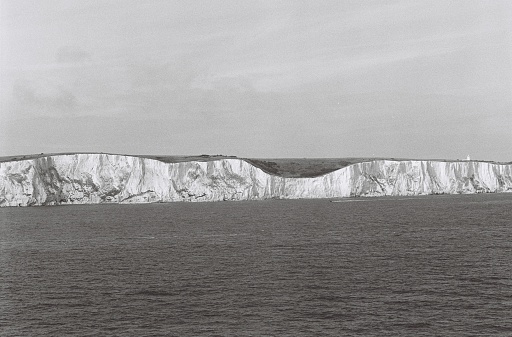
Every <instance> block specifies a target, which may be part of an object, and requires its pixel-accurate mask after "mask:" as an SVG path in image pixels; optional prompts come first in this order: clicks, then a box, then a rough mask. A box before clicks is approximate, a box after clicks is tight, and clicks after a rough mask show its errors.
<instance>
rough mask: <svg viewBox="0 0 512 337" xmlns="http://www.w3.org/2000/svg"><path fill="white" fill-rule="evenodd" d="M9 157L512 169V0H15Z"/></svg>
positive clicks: (0, 40)
mask: <svg viewBox="0 0 512 337" xmlns="http://www.w3.org/2000/svg"><path fill="white" fill-rule="evenodd" d="M0 34H1V35H0V104H1V105H0V109H1V110H0V112H1V115H0V131H1V134H0V155H13V154H30V153H40V152H68V151H98V152H114V153H128V154H175V155H179V154H203V153H205V154H225V155H237V156H242V157H262V158H270V157H363V156H377V157H408V158H448V159H457V158H465V156H466V155H467V154H470V155H471V156H472V157H473V158H475V159H488V160H497V161H510V160H512V1H508V0H504V1H492V0H486V1H473V0H461V1H446V0H439V1H435V0H428V1H427V0H425V1H412V0H404V1H364V0H354V1H348V0H338V1H273V0H272V1H235V0H233V1H224V0H223V1H218V0H208V1H168V0H162V1H158V0H154V1H142V0H137V1H128V0H119V1H108V0H101V1H86V0H80V1H72V0H61V1H58V0H33V1H23V0H0Z"/></svg>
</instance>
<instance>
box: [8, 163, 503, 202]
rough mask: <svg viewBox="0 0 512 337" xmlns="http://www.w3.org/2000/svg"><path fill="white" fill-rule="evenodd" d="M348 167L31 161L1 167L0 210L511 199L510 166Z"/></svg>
mask: <svg viewBox="0 0 512 337" xmlns="http://www.w3.org/2000/svg"><path fill="white" fill-rule="evenodd" d="M199 159H200V158H199ZM256 164H257V163H256ZM346 165H347V166H344V167H342V168H339V169H337V170H335V171H332V172H329V173H325V174H323V175H320V176H314V177H304V178H297V177H286V176H279V175H275V174H271V173H269V170H268V169H267V170H265V171H264V170H262V169H261V168H259V167H257V166H256V165H254V164H253V163H251V160H244V159H238V158H234V157H220V158H208V160H190V161H177V162H166V161H162V160H158V159H153V158H150V157H142V156H126V155H114V154H97V153H82V154H61V155H49V156H39V157H36V156H34V157H33V158H28V159H21V160H20V159H17V160H13V161H4V162H0V206H32V205H55V204H89V203H130V202H133V203H145V202H171V201H221V200H263V199H270V198H275V199H297V198H339V197H360V196H361V197H363V196H384V195H394V196H400V195H403V196H411V195H426V194H455V193H491V192H512V163H506V164H499V163H490V162H479V161H452V162H450V161H432V160H385V159H377V160H372V161H363V162H356V163H351V162H346ZM341 166H343V165H341Z"/></svg>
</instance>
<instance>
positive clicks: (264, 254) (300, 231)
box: [0, 193, 512, 336]
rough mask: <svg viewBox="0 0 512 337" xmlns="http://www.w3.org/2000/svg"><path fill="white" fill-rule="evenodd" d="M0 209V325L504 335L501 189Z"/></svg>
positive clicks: (508, 299) (2, 330)
mask: <svg viewBox="0 0 512 337" xmlns="http://www.w3.org/2000/svg"><path fill="white" fill-rule="evenodd" d="M340 201H341V202H329V201H328V200H269V201H241V202H217V203H164V204H144V205H140V204H133V205H119V204H106V205H73V206H61V207H27V208H2V209H0V336H510V335H511V332H512V194H506V193H505V194H476V195H455V196H446V195H443V196H423V197H407V198H398V197H383V198H365V199H361V198H359V199H345V200H340Z"/></svg>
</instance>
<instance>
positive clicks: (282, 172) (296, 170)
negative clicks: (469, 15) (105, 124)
mask: <svg viewBox="0 0 512 337" xmlns="http://www.w3.org/2000/svg"><path fill="white" fill-rule="evenodd" d="M80 153H84V154H87V153H86V152H80ZM91 153H93V152H91ZM95 153H97V152H95ZM72 154H77V153H40V154H31V155H19V156H5V157H0V162H8V161H20V160H28V159H36V158H41V157H47V156H57V155H72ZM105 154H111V153H105ZM111 155H116V154H111ZM129 156H132V157H139V158H148V159H154V160H159V161H161V162H164V163H182V162H187V161H202V162H206V161H213V160H220V159H241V160H245V161H246V162H248V163H250V164H252V165H254V166H256V167H258V168H259V169H261V170H262V171H264V172H266V173H269V174H273V175H277V176H281V177H284V178H311V177H318V176H321V175H324V174H327V173H330V172H333V171H336V170H339V169H341V168H344V167H347V166H349V165H352V164H356V163H361V162H366V161H372V160H384V159H388V160H397V161H400V160H416V159H404V158H274V159H260V158H258V159H253V158H238V157H236V156H225V155H206V154H203V155H199V156H165V155H129ZM428 160H434V159H428ZM434 161H445V162H447V161H453V162H455V161H465V160H458V159H457V160H446V159H437V160H434ZM475 161H483V160H475ZM490 163H493V162H490ZM502 164H512V162H510V163H502Z"/></svg>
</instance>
